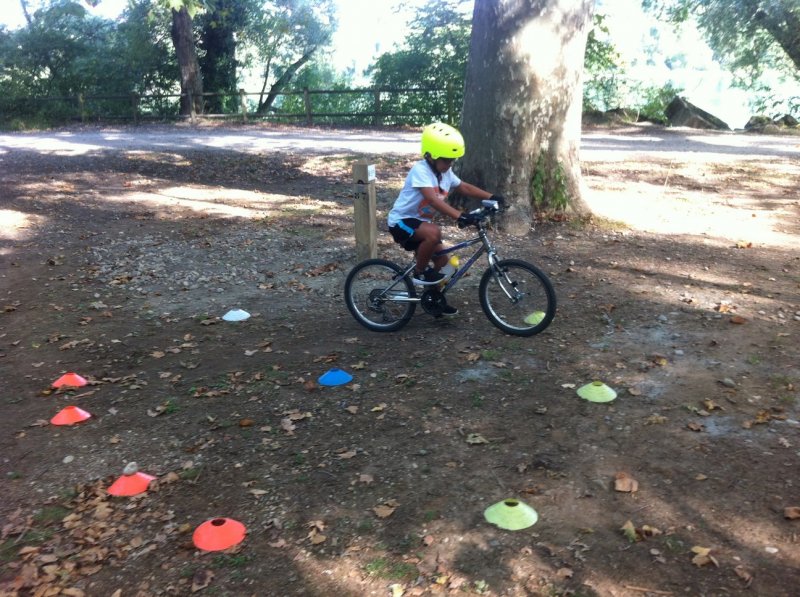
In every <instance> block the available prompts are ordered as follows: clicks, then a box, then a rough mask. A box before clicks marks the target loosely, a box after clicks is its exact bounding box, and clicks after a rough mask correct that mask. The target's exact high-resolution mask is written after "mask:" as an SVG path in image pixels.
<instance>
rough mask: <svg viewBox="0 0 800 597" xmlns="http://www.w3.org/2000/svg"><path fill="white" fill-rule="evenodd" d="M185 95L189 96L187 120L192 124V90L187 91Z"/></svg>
mask: <svg viewBox="0 0 800 597" xmlns="http://www.w3.org/2000/svg"><path fill="white" fill-rule="evenodd" d="M186 97H188V98H189V121H190V122H191V123H192V124H194V98H193V97H192V92H191V91H187V92H186Z"/></svg>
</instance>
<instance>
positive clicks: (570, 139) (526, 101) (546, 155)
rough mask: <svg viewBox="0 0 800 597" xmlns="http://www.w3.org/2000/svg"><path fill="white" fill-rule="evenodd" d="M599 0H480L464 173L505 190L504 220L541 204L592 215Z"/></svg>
mask: <svg viewBox="0 0 800 597" xmlns="http://www.w3.org/2000/svg"><path fill="white" fill-rule="evenodd" d="M592 8H593V1H592V0H475V8H474V11H473V17H472V38H471V42H470V53H469V62H468V64H467V75H466V84H465V94H464V112H463V122H462V126H461V130H462V133H463V135H464V138H465V141H466V155H465V157H464V158H463V159H462V160H461V161H460V162H461V163H460V167H459V170H458V172H459V176H461V177H462V178H463V179H464V180H465V181H467V182H471V183H473V184H477V185H478V186H480V187H482V188H484V189H486V190H488V191H490V192H495V193H501V194H503V195H506V196H507V198H508V199H509V201H510V204H511V207H510V209H509V210H508V211H507V212H506V216H505V217H504V218H503V220H502V221H501V225H502V226H503V227H504V228H505V229H507V230H509V231H511V232H515V233H520V234H522V233H526V232H527V231H528V230H529V229H530V225H531V223H532V221H533V213H534V211H535V210H537V209H538V210H553V209H561V210H564V209H569V210H571V211H573V212H576V213H578V214H588V213H589V208H588V206H587V205H586V203H585V202H584V200H583V197H582V192H581V187H582V182H581V172H580V160H579V155H578V150H579V145H580V134H581V103H582V92H581V89H582V87H581V86H582V81H581V73H582V71H583V58H584V52H585V49H586V39H587V36H588V34H589V27H590V23H591V15H592Z"/></svg>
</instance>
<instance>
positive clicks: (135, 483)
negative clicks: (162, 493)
mask: <svg viewBox="0 0 800 597" xmlns="http://www.w3.org/2000/svg"><path fill="white" fill-rule="evenodd" d="M154 480H155V477H154V476H153V475H147V474H145V473H140V472H139V467H138V466H137V464H136V463H135V462H130V463H128V465H127V466H126V467H125V470H123V471H122V476H121V477H120V478H119V479H117V480H116V481H114V482H113V483H112V484H111V487H109V488H108V489H107V490H106V491H107V492H108V493H110V494H111V495H116V496H118V497H129V496H132V495H139V494H140V493H144V492H145V491H147V487H148V486H149V485H150V482H151V481H154Z"/></svg>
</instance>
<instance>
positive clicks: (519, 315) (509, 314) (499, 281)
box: [478, 259, 556, 336]
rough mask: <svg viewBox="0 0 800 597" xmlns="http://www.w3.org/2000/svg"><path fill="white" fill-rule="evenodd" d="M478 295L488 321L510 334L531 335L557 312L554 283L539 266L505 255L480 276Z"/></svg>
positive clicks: (548, 322)
mask: <svg viewBox="0 0 800 597" xmlns="http://www.w3.org/2000/svg"><path fill="white" fill-rule="evenodd" d="M507 293H508V294H507ZM509 294H510V295H512V296H514V297H515V299H514V300H512V299H510V298H509ZM478 296H479V298H480V301H481V308H482V309H483V312H484V313H485V314H486V317H487V318H488V319H489V321H491V322H492V323H493V324H494V325H495V326H497V327H498V328H500V329H501V330H503V331H504V332H505V333H507V334H511V335H513V336H534V335H536V334H538V333H540V332H542V331H544V330H545V329H546V328H547V326H549V325H550V322H551V321H553V317H555V315H556V291H555V289H554V288H553V283H552V282H551V281H550V279H549V278H548V277H547V275H546V274H545V273H544V272H543V271H542V270H540V269H539V268H538V267H536V266H535V265H533V264H531V263H528V262H527V261H522V260H520V259H504V260H502V261H498V262H497V263H496V264H495V265H494V266H491V267H489V269H487V270H486V271H485V272H484V274H483V276H482V277H481V283H480V286H479V287H478Z"/></svg>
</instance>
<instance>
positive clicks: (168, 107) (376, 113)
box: [0, 87, 458, 126]
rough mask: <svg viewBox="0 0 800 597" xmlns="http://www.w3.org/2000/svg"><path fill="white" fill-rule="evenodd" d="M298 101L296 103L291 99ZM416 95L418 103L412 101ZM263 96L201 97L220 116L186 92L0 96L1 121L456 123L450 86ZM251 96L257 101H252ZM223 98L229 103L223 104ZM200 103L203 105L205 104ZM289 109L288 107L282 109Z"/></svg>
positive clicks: (303, 91) (242, 92)
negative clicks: (199, 109)
mask: <svg viewBox="0 0 800 597" xmlns="http://www.w3.org/2000/svg"><path fill="white" fill-rule="evenodd" d="M348 94H349V95H351V96H353V99H351V100H350V101H344V102H339V103H338V105H336V104H335V102H334V100H333V98H335V96H343V95H348ZM422 95H426V96H428V98H427V99H428V100H429V101H426V102H425V103H422V102H420V100H419V98H418V96H422ZM295 96H297V97H299V98H300V100H301V101H300V102H296V101H292V100H291V98H293V97H295ZM415 96H417V99H415V100H412V98H414V97H415ZM184 97H185V98H186V99H187V101H186V105H188V106H191V107H192V108H191V112H190V113H189V114H184V115H181V114H180V103H181V99H182V98H184ZM263 97H264V93H263V92H255V93H254V92H247V91H245V90H244V89H240V90H239V91H238V92H236V93H204V94H203V98H204V100H211V99H212V98H221V102H219V103H220V104H223V105H227V106H228V107H229V108H232V110H231V111H228V112H221V113H203V114H197V113H195V111H194V101H193V99H194V98H193V97H192V96H191V94H189V95H188V96H186V95H183V94H142V95H140V94H137V93H131V94H102V95H84V94H78V95H74V96H60V97H55V96H47V97H16V98H14V97H5V98H0V122H3V121H6V122H7V121H10V120H11V119H13V118H25V117H26V116H30V115H35V114H37V113H38V112H40V111H41V110H38V109H37V107H42V106H49V107H50V109H49V110H45V111H46V112H49V113H51V114H52V113H54V112H57V113H58V114H59V116H60V117H61V118H63V119H65V120H79V121H81V122H87V121H90V120H94V121H105V120H124V121H132V122H133V123H134V124H138V123H140V122H142V121H144V120H153V119H156V120H169V119H176V120H177V119H184V118H188V119H189V120H191V121H192V122H195V120H196V119H198V118H229V119H237V120H241V121H242V122H248V121H249V120H277V121H281V120H291V121H295V122H304V123H305V124H307V125H313V124H315V123H319V122H320V121H323V122H325V123H331V124H335V123H340V122H343V121H350V122H352V121H353V120H356V121H360V122H361V123H363V124H371V125H375V126H380V125H382V124H420V123H422V122H427V121H430V120H445V121H447V122H455V120H456V117H457V108H456V102H457V99H458V98H457V97H456V93H455V92H454V89H453V88H452V87H446V88H441V89H426V88H360V89H309V88H307V87H306V88H303V89H296V90H286V91H282V92H280V93H278V94H277V97H279V98H282V101H278V102H277V104H278V107H277V108H276V109H270V110H269V111H264V110H261V111H260V112H259V110H258V106H259V105H261V102H262V100H263ZM315 97H324V98H326V99H327V103H328V105H329V106H330V105H331V104H332V103H334V108H335V107H339V109H338V110H336V109H333V110H332V109H331V108H330V107H329V108H328V110H327V111H318V110H315V108H314V103H315V99H314V98H315ZM252 98H256V99H255V100H253V99H252ZM225 100H229V101H228V102H226V101H225ZM207 103H208V102H207V101H204V104H207ZM424 105H427V106H436V107H438V110H433V111H431V110H428V111H425V110H423V109H422V108H421V107H420V106H424ZM287 108H288V109H287Z"/></svg>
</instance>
